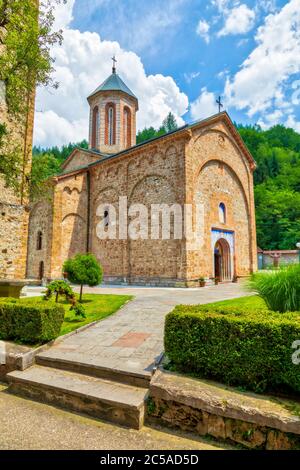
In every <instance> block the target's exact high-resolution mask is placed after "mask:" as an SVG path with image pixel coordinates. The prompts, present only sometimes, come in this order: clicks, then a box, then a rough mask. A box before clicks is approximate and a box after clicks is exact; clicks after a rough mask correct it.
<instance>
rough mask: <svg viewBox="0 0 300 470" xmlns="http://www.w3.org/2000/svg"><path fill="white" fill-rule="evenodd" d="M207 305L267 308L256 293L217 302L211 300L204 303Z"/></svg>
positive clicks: (255, 308) (254, 308) (250, 308)
mask: <svg viewBox="0 0 300 470" xmlns="http://www.w3.org/2000/svg"><path fill="white" fill-rule="evenodd" d="M205 305H209V306H213V307H215V306H222V305H224V306H228V307H229V306H232V307H243V308H246V309H247V310H257V309H258V310H259V309H264V308H267V307H266V304H265V301H264V300H263V299H261V298H260V297H258V295H250V296H248V297H238V298H237V299H230V300H221V301H219V302H213V303H210V304H205Z"/></svg>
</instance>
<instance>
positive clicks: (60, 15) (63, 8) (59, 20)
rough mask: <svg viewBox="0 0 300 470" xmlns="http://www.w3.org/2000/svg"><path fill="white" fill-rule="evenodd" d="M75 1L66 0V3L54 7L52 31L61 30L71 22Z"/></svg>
mask: <svg viewBox="0 0 300 470" xmlns="http://www.w3.org/2000/svg"><path fill="white" fill-rule="evenodd" d="M74 4H75V0H67V2H66V3H60V4H58V5H55V21H54V25H53V29H54V30H58V29H63V28H65V27H66V26H67V25H68V24H70V23H71V21H72V20H73V8H74Z"/></svg>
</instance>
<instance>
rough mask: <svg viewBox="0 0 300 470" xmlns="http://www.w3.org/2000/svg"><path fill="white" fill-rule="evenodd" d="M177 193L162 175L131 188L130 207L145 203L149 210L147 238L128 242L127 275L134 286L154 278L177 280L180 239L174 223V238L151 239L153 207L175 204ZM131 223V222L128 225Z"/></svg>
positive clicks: (139, 182) (146, 179) (142, 179)
mask: <svg viewBox="0 0 300 470" xmlns="http://www.w3.org/2000/svg"><path fill="white" fill-rule="evenodd" d="M175 194H176V193H175V190H174V187H173V185H172V184H171V183H170V182H169V180H168V179H167V178H166V177H164V176H161V175H157V174H149V175H146V176H144V177H143V178H141V179H140V180H139V181H138V182H137V183H136V184H135V185H134V187H133V188H132V190H131V192H130V196H129V200H128V202H129V207H131V206H132V204H143V205H144V206H146V208H147V210H148V239H146V240H144V239H143V240H133V239H130V238H129V240H128V273H129V278H130V280H131V282H132V283H134V282H135V281H136V280H139V279H142V280H148V279H153V278H160V279H164V278H168V279H176V278H177V274H178V261H179V257H180V246H181V245H180V240H174V239H173V238H172V234H173V231H174V227H173V224H171V227H172V228H171V239H168V240H162V239H161V238H160V239H158V240H157V239H155V240H152V239H151V229H150V222H151V205H152V204H168V205H170V206H171V205H173V204H175V203H176V198H175ZM130 222H131V221H130V220H129V223H130Z"/></svg>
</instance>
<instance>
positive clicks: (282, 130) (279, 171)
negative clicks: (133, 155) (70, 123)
mask: <svg viewBox="0 0 300 470" xmlns="http://www.w3.org/2000/svg"><path fill="white" fill-rule="evenodd" d="M176 127H177V126H176V121H175V118H174V116H173V115H172V114H171V113H170V114H169V116H168V117H167V118H166V119H165V120H164V121H163V123H162V125H161V127H160V128H159V129H154V128H153V127H150V128H146V129H144V130H142V131H139V133H138V135H137V143H141V142H144V141H146V140H149V139H151V138H154V137H157V136H160V135H163V134H165V133H166V132H170V131H173V130H175V129H176ZM236 127H237V129H238V131H239V133H240V135H241V136H242V138H243V140H244V142H245V144H246V145H247V147H248V148H249V150H250V152H251V153H252V155H253V157H254V159H255V160H256V163H257V169H256V170H255V174H254V183H255V204H256V223H257V243H258V245H259V246H260V248H262V249H264V250H273V249H295V246H296V243H297V242H299V241H300V134H298V133H297V132H296V131H294V130H293V129H289V128H286V127H284V126H282V125H277V126H274V127H272V128H270V129H268V130H265V131H264V130H262V129H261V128H260V127H259V126H243V125H241V124H236ZM75 147H83V148H88V143H87V141H85V140H84V141H83V142H80V143H78V144H71V143H70V144H68V145H66V146H63V147H62V148H58V147H52V148H48V149H43V148H39V147H38V148H37V147H34V149H33V166H32V178H31V180H32V181H31V183H32V184H31V188H32V191H31V193H32V194H31V196H32V198H36V197H38V196H39V194H40V192H41V187H42V183H43V181H44V180H46V179H47V178H49V177H50V176H54V175H56V174H58V173H59V172H60V165H61V164H62V163H63V161H64V160H65V159H66V158H67V157H68V156H69V155H70V153H71V152H72V150H73V149H74V148H75Z"/></svg>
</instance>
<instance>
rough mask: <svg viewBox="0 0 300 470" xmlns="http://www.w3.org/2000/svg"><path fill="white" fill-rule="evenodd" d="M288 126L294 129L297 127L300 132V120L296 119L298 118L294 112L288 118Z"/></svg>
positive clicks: (296, 129)
mask: <svg viewBox="0 0 300 470" xmlns="http://www.w3.org/2000/svg"><path fill="white" fill-rule="evenodd" d="M285 126H286V127H291V128H292V129H295V131H297V132H299V133H300V121H296V118H295V116H294V115H293V114H290V115H289V116H288V119H287V120H286V122H285Z"/></svg>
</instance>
